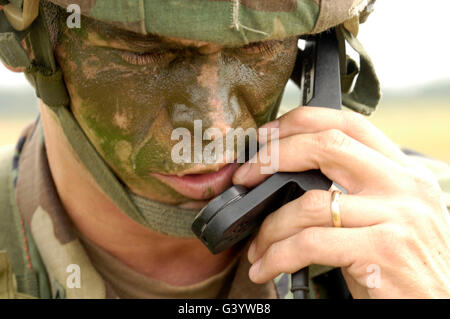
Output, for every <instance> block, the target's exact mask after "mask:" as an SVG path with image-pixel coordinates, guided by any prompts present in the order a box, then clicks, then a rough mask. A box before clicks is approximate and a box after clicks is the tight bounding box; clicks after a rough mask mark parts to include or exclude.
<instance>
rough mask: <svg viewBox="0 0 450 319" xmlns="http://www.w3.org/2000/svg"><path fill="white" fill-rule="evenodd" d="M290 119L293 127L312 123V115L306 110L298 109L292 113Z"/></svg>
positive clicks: (303, 108)
mask: <svg viewBox="0 0 450 319" xmlns="http://www.w3.org/2000/svg"><path fill="white" fill-rule="evenodd" d="M288 114H289V113H288ZM292 118H293V122H294V124H295V125H303V123H310V122H311V121H313V120H314V114H312V112H309V109H308V108H305V107H298V108H296V109H295V110H294V111H293V112H292Z"/></svg>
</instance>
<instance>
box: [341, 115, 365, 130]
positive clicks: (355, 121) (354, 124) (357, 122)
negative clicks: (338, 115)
mask: <svg viewBox="0 0 450 319" xmlns="http://www.w3.org/2000/svg"><path fill="white" fill-rule="evenodd" d="M342 116H343V119H344V121H345V124H346V126H347V127H348V128H349V129H354V128H358V127H366V126H370V125H372V123H370V121H369V120H368V119H367V118H366V117H365V116H364V115H362V114H360V113H356V112H353V111H344V112H342Z"/></svg>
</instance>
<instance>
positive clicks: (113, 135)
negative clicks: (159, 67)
mask: <svg viewBox="0 0 450 319" xmlns="http://www.w3.org/2000/svg"><path fill="white" fill-rule="evenodd" d="M61 61H62V65H61V67H62V68H63V72H64V77H65V81H66V84H67V87H68V90H69V93H70V96H71V107H72V112H73V114H74V116H75V118H76V119H77V121H78V122H79V123H80V125H81V127H82V128H83V130H84V132H85V133H86V134H87V135H88V137H89V139H90V141H91V142H92V144H93V145H94V146H95V148H96V149H97V150H98V151H99V152H100V153H101V154H102V156H103V158H104V159H105V160H106V161H107V162H108V164H110V166H112V167H114V169H115V170H116V171H118V173H119V174H120V175H127V176H133V175H135V174H136V170H137V169H138V168H139V167H140V166H146V167H147V168H148V167H150V168H151V167H152V166H153V165H155V166H156V165H158V164H159V163H161V161H160V159H161V158H162V157H165V156H167V154H169V156H170V153H167V152H168V147H167V146H165V145H160V143H158V142H157V141H158V140H162V139H159V138H158V136H159V135H161V134H163V135H164V134H166V135H168V136H170V133H167V129H168V127H167V123H168V121H167V119H166V121H163V122H161V119H163V118H164V116H161V112H165V111H164V107H163V106H164V101H163V99H162V97H161V96H160V95H159V94H158V92H160V89H159V85H158V81H157V77H156V76H155V75H154V74H159V73H160V72H155V71H154V70H153V66H148V67H139V68H138V67H134V66H131V65H129V64H127V63H126V62H124V61H123V60H122V59H121V58H120V57H119V56H117V55H116V54H114V53H111V52H109V53H108V52H99V50H95V49H91V48H83V50H80V48H78V49H77V48H75V47H74V48H73V50H71V48H70V47H69V48H67V50H66V51H65V56H64V59H61ZM68 61H70V62H68ZM151 68H152V69H151ZM155 128H156V129H155ZM153 132H155V133H154V134H153ZM145 144H151V145H154V149H153V150H152V154H153V157H152V158H151V159H147V162H146V163H145V165H140V164H139V159H138V158H136V156H135V154H138V152H139V150H140V148H142V147H143V145H145Z"/></svg>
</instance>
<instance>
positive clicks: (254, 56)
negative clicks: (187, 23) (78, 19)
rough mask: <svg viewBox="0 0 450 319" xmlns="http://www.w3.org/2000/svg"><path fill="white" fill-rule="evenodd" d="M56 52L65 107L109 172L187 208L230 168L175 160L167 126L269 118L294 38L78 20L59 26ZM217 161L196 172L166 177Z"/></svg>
mask: <svg viewBox="0 0 450 319" xmlns="http://www.w3.org/2000/svg"><path fill="white" fill-rule="evenodd" d="M56 53H57V60H58V62H59V64H60V66H61V68H62V70H63V74H64V79H65V82H66V85H67V88H68V91H69V94H70V97H71V108H72V112H73V114H74V116H75V118H76V119H77V121H78V123H79V124H80V125H81V127H82V129H83V130H84V132H85V133H86V134H87V136H88V138H89V140H90V141H91V143H92V144H93V145H94V147H95V148H96V150H97V151H98V152H99V154H100V155H101V156H102V157H103V159H104V160H105V161H106V162H107V163H108V165H109V166H110V167H111V168H112V170H113V171H114V172H115V173H116V175H117V176H118V177H119V178H120V179H121V180H122V181H123V182H124V183H125V184H126V185H127V186H128V187H129V188H130V189H131V190H132V191H133V192H134V193H136V194H139V195H141V196H145V197H148V198H151V199H154V200H158V201H161V202H165V203H169V204H177V205H178V204H186V205H185V206H189V205H191V203H192V202H194V204H193V205H191V206H195V203H196V202H195V201H201V200H206V199H209V198H212V197H213V196H215V195H217V194H218V193H220V192H222V191H223V190H224V189H225V188H227V187H229V186H230V184H231V175H232V172H233V170H234V169H235V165H228V166H226V167H224V166H225V164H223V163H222V164H217V165H206V164H204V163H203V164H195V163H192V164H189V163H188V164H177V163H175V162H174V161H173V160H172V158H171V151H172V147H173V146H174V145H175V144H176V143H178V140H171V134H172V131H173V130H174V129H175V128H179V127H184V128H187V129H188V130H190V131H191V132H192V136H194V121H195V120H201V121H202V122H201V123H202V129H203V130H205V129H207V128H213V127H215V128H218V129H220V130H221V131H222V132H224V133H225V129H226V128H238V127H241V128H243V129H244V130H245V129H247V128H250V127H258V126H260V125H261V124H264V123H265V122H267V121H269V120H271V119H273V118H274V116H275V115H276V113H277V111H278V106H279V100H280V96H281V95H282V93H283V89H284V86H285V84H286V82H287V81H288V79H289V76H290V74H291V72H292V69H293V66H294V63H295V57H296V53H297V38H290V39H287V40H284V41H270V42H264V43H256V44H251V45H248V46H245V47H239V48H225V47H220V46H218V45H214V44H210V43H201V42H195V41H187V40H177V39H168V38H158V37H153V36H152V37H149V36H147V37H144V36H139V35H136V34H131V33H122V32H117V30H116V29H115V28H113V27H108V26H105V25H104V24H99V23H97V22H93V21H89V20H87V19H86V20H84V21H83V27H82V29H79V30H78V29H67V28H65V30H64V31H63V34H62V36H61V41H60V43H59V45H58V47H57V49H56ZM218 168H221V169H220V171H219V172H217V173H215V174H208V175H203V178H199V175H189V176H187V177H184V178H178V177H175V176H170V175H185V174H205V173H210V172H213V171H216V170H217V169H218ZM224 171H225V172H224ZM158 173H160V174H158ZM161 174H164V175H161ZM167 175H169V176H167ZM185 182H186V183H187V184H186V183H185ZM183 183H185V184H183ZM197 203H199V202H197Z"/></svg>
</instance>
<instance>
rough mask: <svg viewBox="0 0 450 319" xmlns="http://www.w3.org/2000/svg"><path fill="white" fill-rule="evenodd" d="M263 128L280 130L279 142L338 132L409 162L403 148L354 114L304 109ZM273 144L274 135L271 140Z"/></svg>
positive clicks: (396, 158) (331, 110)
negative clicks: (304, 136) (302, 136)
mask: <svg viewBox="0 0 450 319" xmlns="http://www.w3.org/2000/svg"><path fill="white" fill-rule="evenodd" d="M261 128H263V129H264V128H278V129H279V131H278V135H279V138H280V139H281V138H283V137H288V136H291V135H295V134H307V133H317V132H322V131H327V130H331V129H337V130H340V131H342V132H343V133H345V134H346V135H348V136H350V137H352V138H354V139H355V140H357V141H359V142H361V143H362V144H365V145H366V146H368V147H370V148H372V149H374V150H376V151H378V152H380V153H381V154H383V155H385V156H386V157H388V158H390V159H391V160H393V161H395V162H397V163H399V164H401V165H407V164H408V158H407V156H405V154H403V152H402V151H401V150H400V148H399V147H398V146H397V145H396V144H395V143H393V142H392V141H391V140H390V139H389V138H388V137H387V136H386V135H385V134H383V132H381V131H380V130H379V129H378V128H377V127H375V126H374V125H373V124H372V123H370V122H369V121H368V120H367V118H365V117H364V116H363V115H361V114H359V113H355V112H353V111H341V110H335V109H329V108H324V107H310V106H302V107H298V108H295V109H294V110H292V111H290V112H288V113H286V114H284V115H283V116H281V117H280V118H279V119H277V120H275V121H272V122H269V123H267V124H266V125H263V126H262V127H261ZM267 139H268V141H270V134H269V136H267Z"/></svg>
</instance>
